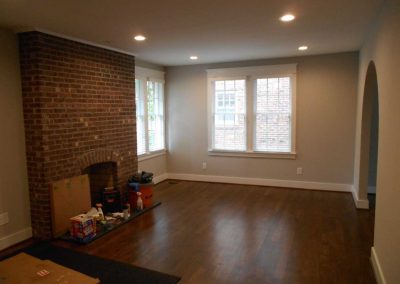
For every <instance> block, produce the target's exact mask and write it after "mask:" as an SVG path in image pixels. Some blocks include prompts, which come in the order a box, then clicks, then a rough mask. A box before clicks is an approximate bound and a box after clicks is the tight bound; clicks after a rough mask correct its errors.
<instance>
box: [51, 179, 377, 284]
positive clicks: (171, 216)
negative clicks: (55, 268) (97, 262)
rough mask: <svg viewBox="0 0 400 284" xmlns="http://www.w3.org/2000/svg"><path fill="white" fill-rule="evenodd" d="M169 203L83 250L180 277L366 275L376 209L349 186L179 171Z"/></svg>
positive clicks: (284, 283)
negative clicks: (289, 184)
mask: <svg viewBox="0 0 400 284" xmlns="http://www.w3.org/2000/svg"><path fill="white" fill-rule="evenodd" d="M155 199H157V200H159V201H161V202H162V205H161V206H159V207H157V208H155V209H154V210H152V211H150V212H148V213H146V214H144V215H142V216H140V217H138V218H137V219H135V220H133V221H132V222H130V223H129V224H127V225H126V226H122V227H121V228H119V229H117V230H116V231H115V232H111V233H110V234H108V235H106V236H105V237H103V238H101V239H99V240H97V241H95V242H93V243H91V244H89V245H86V246H78V245H74V244H70V243H65V242H62V241H58V242H57V244H59V245H62V246H66V247H72V248H73V249H76V250H78V251H83V252H87V253H89V254H93V255H97V256H101V257H106V258H111V259H115V260H119V261H122V262H128V263H132V264H135V265H138V266H142V267H146V268H150V269H154V270H158V271H162V272H166V273H170V274H174V275H180V276H182V280H181V282H180V283H202V284H203V283H241V284H242V283H274V284H291V283H293V284H294V283H296V284H302V283H304V284H314V283H327V284H328V283H340V284H346V283H349V284H355V283H360V284H361V283H362V284H369V283H374V284H375V283H376V282H375V280H374V276H373V272H372V268H371V264H370V261H369V257H370V248H371V246H372V239H373V218H374V214H373V210H356V209H355V207H354V203H353V200H352V196H351V194H349V193H337V192H321V191H309V190H296V189H285V188H271V187H258V186H245V185H229V184H212V183H200V182H185V181H180V182H178V183H176V184H172V183H170V182H163V183H161V184H159V185H158V186H157V187H156V190H155Z"/></svg>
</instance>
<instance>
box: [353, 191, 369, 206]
mask: <svg viewBox="0 0 400 284" xmlns="http://www.w3.org/2000/svg"><path fill="white" fill-rule="evenodd" d="M351 193H352V195H353V200H354V204H355V205H356V208H357V209H369V201H368V199H360V198H359V197H358V193H357V192H356V188H355V187H354V186H352V187H351Z"/></svg>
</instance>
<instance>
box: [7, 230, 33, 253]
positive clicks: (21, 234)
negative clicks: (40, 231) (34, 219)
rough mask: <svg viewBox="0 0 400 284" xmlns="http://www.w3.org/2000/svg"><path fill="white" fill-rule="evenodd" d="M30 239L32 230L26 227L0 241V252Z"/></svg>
mask: <svg viewBox="0 0 400 284" xmlns="http://www.w3.org/2000/svg"><path fill="white" fill-rule="evenodd" d="M30 237H32V228H31V227H28V228H25V229H22V230H20V231H18V232H15V233H13V234H11V235H8V236H5V237H3V238H1V239H0V250H3V249H5V248H8V247H10V246H12V245H15V244H17V243H20V242H22V241H25V240H27V239H29V238H30Z"/></svg>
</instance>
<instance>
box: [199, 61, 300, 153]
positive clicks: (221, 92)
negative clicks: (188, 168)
mask: <svg viewBox="0 0 400 284" xmlns="http://www.w3.org/2000/svg"><path fill="white" fill-rule="evenodd" d="M207 73H208V84H209V86H208V87H209V152H210V154H214V155H215V154H223V155H231V154H233V155H234V156H237V155H239V156H254V157H257V156H258V157H264V156H268V155H274V156H280V157H288V158H293V157H294V154H295V139H294V138H295V135H294V134H295V102H296V90H295V81H296V65H295V64H290V65H275V66H257V67H244V68H227V69H209V70H208V71H207Z"/></svg>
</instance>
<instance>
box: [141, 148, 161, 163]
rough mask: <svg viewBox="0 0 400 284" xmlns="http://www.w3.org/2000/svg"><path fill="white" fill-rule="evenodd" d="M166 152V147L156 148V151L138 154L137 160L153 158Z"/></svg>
mask: <svg viewBox="0 0 400 284" xmlns="http://www.w3.org/2000/svg"><path fill="white" fill-rule="evenodd" d="M166 154H167V150H166V149H163V150H158V151H154V152H150V153H144V154H142V155H139V156H138V162H141V161H145V160H150V159H153V158H156V157H159V156H164V155H166Z"/></svg>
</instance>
